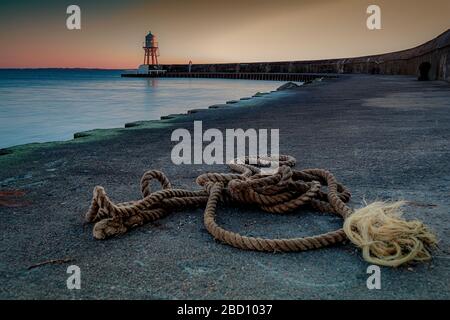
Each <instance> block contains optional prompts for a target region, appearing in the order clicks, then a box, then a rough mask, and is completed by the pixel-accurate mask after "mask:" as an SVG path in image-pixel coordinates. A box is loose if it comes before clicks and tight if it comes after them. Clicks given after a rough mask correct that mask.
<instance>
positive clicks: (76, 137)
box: [73, 132, 91, 139]
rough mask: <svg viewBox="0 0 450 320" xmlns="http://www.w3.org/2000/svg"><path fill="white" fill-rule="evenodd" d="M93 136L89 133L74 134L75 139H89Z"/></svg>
mask: <svg viewBox="0 0 450 320" xmlns="http://www.w3.org/2000/svg"><path fill="white" fill-rule="evenodd" d="M90 135H91V134H90V133H87V132H76V133H74V134H73V138H74V139H78V138H84V137H89V136H90Z"/></svg>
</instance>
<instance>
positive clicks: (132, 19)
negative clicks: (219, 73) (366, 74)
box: [0, 0, 450, 69]
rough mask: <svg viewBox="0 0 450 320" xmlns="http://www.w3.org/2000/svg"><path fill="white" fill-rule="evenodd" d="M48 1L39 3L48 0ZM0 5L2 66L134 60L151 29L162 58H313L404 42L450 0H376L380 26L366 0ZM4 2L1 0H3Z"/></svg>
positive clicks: (440, 22) (447, 15) (449, 10)
mask: <svg viewBox="0 0 450 320" xmlns="http://www.w3.org/2000/svg"><path fill="white" fill-rule="evenodd" d="M46 1H47V2H48V4H47V5H45V2H46ZM6 2H10V3H9V4H6V5H5V8H2V11H0V28H1V29H2V30H8V32H2V33H1V34H0V41H1V42H2V43H4V44H7V45H2V48H1V49H0V68H35V67H43V68H44V67H49V68H104V69H135V68H137V66H138V65H139V64H141V63H142V61H143V58H144V51H143V50H142V43H143V41H144V37H145V35H146V34H147V32H148V31H149V30H152V32H154V34H155V35H156V36H157V37H158V42H159V48H160V53H161V55H160V57H159V61H160V63H161V64H187V63H188V62H189V61H190V60H192V62H193V63H194V64H198V63H237V62H242V63H245V62H264V61H292V60H318V59H329V58H343V57H354V56H364V55H371V54H378V53H385V52H392V51H398V50H403V49H408V48H411V47H414V46H417V45H420V44H422V43H424V42H426V41H428V40H431V39H432V38H434V37H436V36H437V35H438V34H440V33H442V32H444V31H445V30H447V29H449V28H450V1H448V0H429V1H427V2H424V1H414V3H413V1H407V0H395V1H393V0H389V1H388V0H378V1H377V3H378V4H379V5H380V7H381V10H382V30H377V31H369V30H368V29H367V28H366V26H365V23H366V18H367V14H366V8H367V6H368V5H369V4H371V1H368V0H345V1H343V0H338V1H336V0H278V1H270V0H243V1H238V0H229V1H227V2H223V1H218V0H217V1H215V0H209V1H207V0H190V1H182V2H180V1H176V0H164V1H145V2H144V1H140V0H135V1H131V0H130V1H127V2H122V1H120V2H119V1H115V0H111V1H108V2H99V3H98V4H94V2H93V1H86V0H79V5H80V7H81V12H82V29H81V30H72V31H69V30H67V28H66V27H65V18H66V17H67V15H66V13H65V9H66V7H65V4H63V3H58V4H55V2H53V1H51V2H49V1H48V0H42V2H43V4H42V5H39V6H38V5H36V6H35V7H33V6H31V5H30V6H29V7H28V6H27V5H26V4H24V3H20V4H19V3H17V1H15V2H14V1H9V0H5V3H6ZM2 6H3V4H2Z"/></svg>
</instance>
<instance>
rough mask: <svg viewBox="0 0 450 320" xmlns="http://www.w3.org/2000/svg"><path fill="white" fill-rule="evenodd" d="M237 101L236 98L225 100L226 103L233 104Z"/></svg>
mask: <svg viewBox="0 0 450 320" xmlns="http://www.w3.org/2000/svg"><path fill="white" fill-rule="evenodd" d="M238 102H239V101H238V100H230V101H227V104H234V103H238Z"/></svg>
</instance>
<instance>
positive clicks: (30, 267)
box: [27, 258, 75, 270]
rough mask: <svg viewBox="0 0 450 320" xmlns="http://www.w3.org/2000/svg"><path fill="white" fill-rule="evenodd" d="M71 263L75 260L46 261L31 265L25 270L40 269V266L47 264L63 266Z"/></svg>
mask: <svg viewBox="0 0 450 320" xmlns="http://www.w3.org/2000/svg"><path fill="white" fill-rule="evenodd" d="M72 261H75V259H73V258H65V259H52V260H46V261H43V262H39V263H37V264H33V265H31V266H29V267H28V268H27V270H31V269H34V268H37V267H41V266H44V265H47V264H64V263H68V262H72Z"/></svg>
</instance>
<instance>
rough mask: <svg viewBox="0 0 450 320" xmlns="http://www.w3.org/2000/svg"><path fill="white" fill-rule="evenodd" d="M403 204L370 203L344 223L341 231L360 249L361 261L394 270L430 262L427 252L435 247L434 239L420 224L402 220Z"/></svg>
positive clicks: (433, 235) (429, 255)
mask: <svg viewBox="0 0 450 320" xmlns="http://www.w3.org/2000/svg"><path fill="white" fill-rule="evenodd" d="M406 204H407V202H406V201H397V202H382V201H377V202H373V203H371V204H369V205H367V206H366V207H363V208H360V209H358V210H356V211H355V212H354V213H353V214H351V215H350V216H349V217H348V218H347V219H346V220H345V222H344V231H345V233H346V235H347V237H348V238H349V239H350V241H351V242H352V243H353V244H355V245H356V246H358V247H360V248H361V249H362V251H363V257H364V260H366V261H367V262H370V263H373V264H378V265H382V266H389V267H397V266H399V265H401V264H404V263H408V262H417V261H425V260H429V259H431V254H430V251H429V250H430V249H432V248H434V247H436V245H437V237H436V235H435V234H434V233H433V232H431V231H430V229H429V228H428V227H427V226H426V225H424V224H423V223H422V222H421V221H418V220H410V221H406V220H405V219H403V218H402V213H403V212H402V207H403V206H404V205H406Z"/></svg>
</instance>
